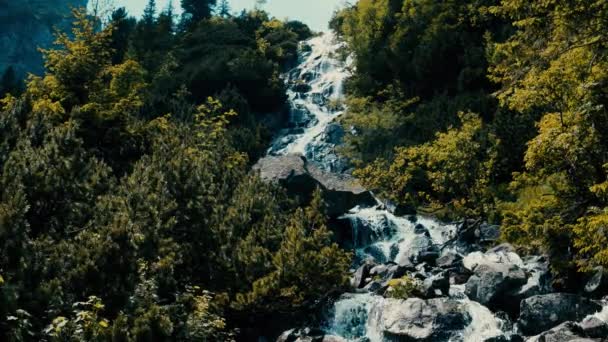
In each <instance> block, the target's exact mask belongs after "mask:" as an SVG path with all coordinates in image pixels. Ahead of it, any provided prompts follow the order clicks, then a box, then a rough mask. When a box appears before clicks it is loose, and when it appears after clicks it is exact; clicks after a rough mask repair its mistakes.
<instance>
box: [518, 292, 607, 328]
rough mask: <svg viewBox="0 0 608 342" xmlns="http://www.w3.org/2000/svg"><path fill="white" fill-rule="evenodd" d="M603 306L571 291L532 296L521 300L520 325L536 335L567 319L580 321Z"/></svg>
mask: <svg viewBox="0 0 608 342" xmlns="http://www.w3.org/2000/svg"><path fill="white" fill-rule="evenodd" d="M601 309H602V306H601V305H600V304H598V303H596V302H594V301H592V300H589V299H587V298H584V297H581V296H579V295H575V294H569V293H550V294H545V295H537V296H532V297H530V298H526V299H524V300H523V301H522V302H521V310H520V312H521V313H520V317H519V321H518V326H519V328H520V329H521V331H522V332H523V333H524V334H526V335H535V334H538V333H541V332H543V331H545V330H548V329H551V328H553V327H555V326H557V325H558V324H560V323H563V322H566V321H580V320H582V319H583V318H585V316H587V315H590V314H593V313H595V312H598V311H600V310H601Z"/></svg>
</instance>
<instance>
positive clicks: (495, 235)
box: [475, 223, 500, 245]
mask: <svg viewBox="0 0 608 342" xmlns="http://www.w3.org/2000/svg"><path fill="white" fill-rule="evenodd" d="M475 237H476V238H477V240H478V241H479V242H480V243H482V244H484V245H487V244H491V243H494V242H496V241H498V239H499V238H500V226H498V225H492V224H488V223H482V224H480V225H479V227H478V228H477V229H476V230H475Z"/></svg>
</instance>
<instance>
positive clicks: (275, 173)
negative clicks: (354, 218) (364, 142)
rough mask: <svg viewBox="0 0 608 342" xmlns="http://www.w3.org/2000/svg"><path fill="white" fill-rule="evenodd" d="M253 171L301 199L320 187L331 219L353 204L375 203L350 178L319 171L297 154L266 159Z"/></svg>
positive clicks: (254, 167)
mask: <svg viewBox="0 0 608 342" xmlns="http://www.w3.org/2000/svg"><path fill="white" fill-rule="evenodd" d="M253 170H254V172H259V174H260V177H261V178H262V179H263V180H264V181H267V182H272V183H277V184H280V185H282V186H284V187H285V188H286V189H287V191H288V192H289V193H290V194H293V195H297V196H302V197H304V198H308V197H310V194H311V193H312V192H313V191H314V190H315V189H316V188H317V187H318V188H320V189H321V191H322V193H323V198H324V200H325V202H326V203H327V206H328V210H327V211H328V212H327V213H328V214H329V215H330V216H339V215H341V214H344V213H345V212H347V211H348V210H349V209H351V208H353V207H355V206H356V205H366V204H368V205H371V204H373V203H375V200H374V198H373V196H372V195H371V193H370V192H369V191H367V190H366V189H364V188H363V187H362V186H361V185H360V184H359V183H358V182H357V181H356V180H355V179H354V178H353V177H351V176H348V175H341V174H335V173H331V172H326V171H323V170H320V169H319V168H317V167H316V166H314V165H313V164H310V163H308V162H307V160H306V158H304V157H302V156H300V155H294V154H289V155H282V156H267V157H264V158H262V159H260V160H259V161H258V162H257V163H256V164H255V165H254V166H253Z"/></svg>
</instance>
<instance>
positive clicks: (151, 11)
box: [142, 0, 156, 26]
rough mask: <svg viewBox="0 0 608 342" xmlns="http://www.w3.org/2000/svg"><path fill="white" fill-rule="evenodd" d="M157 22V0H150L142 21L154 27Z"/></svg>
mask: <svg viewBox="0 0 608 342" xmlns="http://www.w3.org/2000/svg"><path fill="white" fill-rule="evenodd" d="M155 20H156V0H148V3H147V4H146V7H145V8H144V14H143V15H142V21H143V22H144V25H146V26H152V25H154V22H155Z"/></svg>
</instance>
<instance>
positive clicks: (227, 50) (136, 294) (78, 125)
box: [0, 0, 350, 341]
mask: <svg viewBox="0 0 608 342" xmlns="http://www.w3.org/2000/svg"><path fill="white" fill-rule="evenodd" d="M213 3H214V1H207V2H201V1H187V0H184V1H183V2H182V6H183V8H184V10H185V11H186V13H187V14H188V15H186V16H184V17H183V19H181V20H179V21H176V20H174V17H175V16H174V14H173V13H172V10H171V9H170V8H169V9H166V10H163V11H161V12H160V13H157V9H156V7H155V3H154V1H153V0H150V2H149V4H148V6H147V8H146V10H145V14H144V16H143V17H142V18H141V19H140V20H136V19H134V18H131V17H129V16H128V14H127V13H126V12H125V10H124V9H120V8H119V9H117V10H115V11H114V12H113V13H112V14H111V17H110V18H109V20H107V22H105V21H106V18H93V17H90V16H88V15H87V14H86V13H84V12H83V11H82V10H75V11H74V16H75V19H74V28H73V31H72V32H71V33H60V34H58V35H57V37H56V38H57V39H56V44H57V47H56V48H52V49H48V50H44V51H43V53H44V58H45V66H46V73H45V74H44V75H43V76H41V77H38V76H30V78H28V79H27V83H26V87H25V89H24V91H23V93H22V94H20V95H17V94H16V93H14V95H11V94H10V92H11V89H12V88H11V87H12V86H13V85H14V84H15V83H14V81H13V80H12V79H11V78H10V77H6V79H7V80H8V81H10V82H6V83H5V84H4V85H3V89H5V91H6V89H8V93H9V94H8V95H6V96H5V97H4V99H3V100H2V114H1V115H0V127H1V128H0V151H1V152H0V169H2V173H1V176H0V184H1V185H0V189H1V193H0V199H1V200H0V244H1V246H0V317H2V320H0V339H1V340H3V341H29V340H42V339H44V340H50V341H105V340H109V339H111V340H116V341H131V340H134V341H163V340H167V341H169V340H171V341H175V340H197V341H201V340H202V341H216V340H232V339H234V338H236V337H237V336H241V337H243V336H247V335H248V334H249V333H250V332H249V331H248V329H255V333H256V334H262V333H264V324H266V323H264V324H262V322H268V321H272V317H275V316H278V315H280V316H281V317H285V316H287V315H290V316H293V317H294V318H298V317H299V318H302V317H304V315H306V313H307V312H308V311H309V310H311V309H313V308H314V307H315V305H317V303H318V301H319V300H320V299H322V298H323V297H326V296H328V295H330V294H331V293H332V291H334V290H337V289H340V288H342V287H343V286H344V285H345V282H346V281H347V273H346V272H347V269H348V263H349V261H350V260H349V255H348V253H347V252H345V251H343V250H341V249H339V248H338V247H337V246H336V245H335V244H333V243H332V242H331V238H330V233H329V231H328V230H327V228H326V227H325V218H324V215H323V213H322V210H323V207H322V204H321V202H320V200H319V198H318V196H317V197H315V199H313V201H312V202H311V203H310V204H309V205H308V206H306V207H303V208H296V205H295V203H294V202H293V201H292V200H290V199H289V198H287V196H286V195H285V193H284V191H283V190H282V189H279V188H277V187H275V186H273V185H268V184H265V183H263V182H261V181H260V180H259V179H258V178H257V177H256V176H253V175H250V174H249V167H250V165H251V162H252V161H254V160H255V159H256V158H257V157H258V156H259V155H260V154H261V153H263V151H264V149H265V148H266V145H267V144H268V140H269V138H270V137H271V134H270V132H271V128H272V127H273V126H276V125H277V124H278V123H280V122H281V121H282V120H283V118H282V117H281V115H282V114H281V113H283V111H282V110H281V108H282V107H283V106H284V101H285V90H284V84H283V82H282V81H281V80H280V78H279V75H280V74H281V73H282V72H283V71H284V70H285V69H286V68H288V67H289V65H290V64H291V63H293V62H294V59H295V54H296V50H297V47H298V42H299V41H301V40H303V39H306V38H308V37H310V36H311V35H312V33H311V31H310V30H309V29H308V27H307V26H306V25H304V24H302V23H300V22H296V21H288V22H283V21H279V20H276V19H273V18H271V17H269V15H268V14H267V13H265V12H263V11H261V10H252V11H249V12H243V13H241V14H239V15H238V16H232V15H230V14H229V13H228V11H223V12H219V11H215V12H214V9H216V7H214V6H213V5H214V4H213ZM216 12H217V13H216ZM213 13H216V14H215V15H212V14H213ZM99 19H103V21H104V22H105V23H104V24H103V28H100V27H101V26H100V25H101V22H100V20H99ZM237 113H238V114H237ZM327 263H329V264H335V265H336V266H337V267H336V268H335V269H331V270H330V271H328V272H327V273H326V274H319V273H316V275H315V280H316V281H315V282H314V283H313V282H311V281H310V280H311V277H310V276H309V274H308V273H309V272H312V271H313V270H316V269H318V268H319V267H318V265H320V264H327ZM5 317H6V318H7V319H6V320H5V319H4V318H5ZM289 323H290V322H289V321H283V322H280V324H276V325H278V326H280V325H281V324H289ZM238 328H240V329H238ZM274 329H276V326H275V327H272V326H268V330H269V331H270V332H271V333H274V331H275V330H274Z"/></svg>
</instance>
